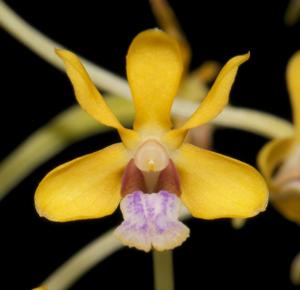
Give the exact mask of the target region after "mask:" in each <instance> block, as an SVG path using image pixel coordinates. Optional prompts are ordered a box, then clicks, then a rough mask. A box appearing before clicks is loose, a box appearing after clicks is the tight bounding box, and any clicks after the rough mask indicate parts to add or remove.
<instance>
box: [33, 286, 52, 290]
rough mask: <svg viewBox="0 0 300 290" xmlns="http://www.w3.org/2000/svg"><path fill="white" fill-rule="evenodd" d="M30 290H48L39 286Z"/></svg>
mask: <svg viewBox="0 0 300 290" xmlns="http://www.w3.org/2000/svg"><path fill="white" fill-rule="evenodd" d="M32 290H48V288H47V287H46V286H40V287H37V288H34V289H32Z"/></svg>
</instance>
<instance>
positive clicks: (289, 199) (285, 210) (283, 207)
mask: <svg viewBox="0 0 300 290" xmlns="http://www.w3.org/2000/svg"><path fill="white" fill-rule="evenodd" d="M271 198H272V199H271V201H272V205H273V206H275V208H276V209H277V210H278V211H279V212H280V213H281V214H282V215H283V216H284V217H285V218H286V219H288V220H290V221H292V222H295V223H298V224H300V192H299V189H298V190H294V191H293V190H289V191H287V192H281V193H280V192H278V193H276V192H275V193H271Z"/></svg>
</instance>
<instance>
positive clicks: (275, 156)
mask: <svg viewBox="0 0 300 290" xmlns="http://www.w3.org/2000/svg"><path fill="white" fill-rule="evenodd" d="M299 75H300V51H298V52H297V53H295V54H294V55H293V56H292V57H291V59H290V60H289V63H288V65H287V70H286V78H287V87H288V91H289V95H290V99H291V103H292V109H293V120H294V126H295V133H294V135H293V136H291V137H290V138H283V139H275V140H272V141H270V142H269V143H267V144H266V145H265V146H264V147H263V148H262V149H261V151H260V152H259V155H258V165H259V168H260V169H261V172H262V173H263V175H264V176H265V178H266V180H267V182H268V183H269V187H270V194H271V195H270V198H271V201H272V204H273V205H274V206H275V207H276V209H277V210H278V211H279V212H280V213H281V214H282V215H283V216H284V217H285V218H287V219H289V220H291V221H293V222H296V223H298V224H299V223H300V183H299V176H300V79H299Z"/></svg>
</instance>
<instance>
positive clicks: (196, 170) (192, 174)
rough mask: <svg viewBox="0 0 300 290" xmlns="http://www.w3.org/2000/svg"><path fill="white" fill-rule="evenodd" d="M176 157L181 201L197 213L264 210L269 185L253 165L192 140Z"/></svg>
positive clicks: (245, 213)
mask: <svg viewBox="0 0 300 290" xmlns="http://www.w3.org/2000/svg"><path fill="white" fill-rule="evenodd" d="M173 160H174V162H175V165H176V168H177V170H178V171H179V175H180V182H181V190H182V194H181V198H182V201H183V203H184V204H185V206H186V207H187V208H188V209H189V211H190V212H191V214H192V215H193V216H194V217H198V218H204V219H216V218H248V217H252V216H254V215H256V214H258V213H259V212H261V211H263V210H265V208H266V205H267V201H268V189H267V185H266V183H265V181H264V179H263V177H262V176H261V175H260V174H259V173H258V172H257V171H256V170H255V169H254V168H253V167H251V166H249V165H247V164H245V163H243V162H241V161H238V160H235V159H232V158H230V157H227V156H223V155H220V154H217V153H214V152H211V151H207V150H204V149H200V148H198V147H195V146H193V145H191V144H183V145H182V146H181V147H180V149H179V150H178V154H177V155H176V156H174V158H173Z"/></svg>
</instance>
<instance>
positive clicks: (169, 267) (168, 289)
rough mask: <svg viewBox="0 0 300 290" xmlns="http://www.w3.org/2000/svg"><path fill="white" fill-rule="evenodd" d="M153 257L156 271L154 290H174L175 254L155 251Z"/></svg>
mask: <svg viewBox="0 0 300 290" xmlns="http://www.w3.org/2000/svg"><path fill="white" fill-rule="evenodd" d="M152 256H153V270H154V289H155V290H173V289H174V271H173V252H172V251H163V252H159V251H155V250H153V252H152Z"/></svg>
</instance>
